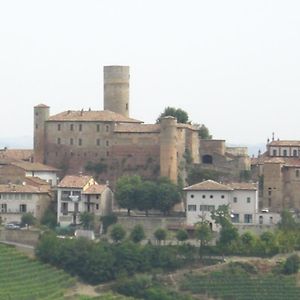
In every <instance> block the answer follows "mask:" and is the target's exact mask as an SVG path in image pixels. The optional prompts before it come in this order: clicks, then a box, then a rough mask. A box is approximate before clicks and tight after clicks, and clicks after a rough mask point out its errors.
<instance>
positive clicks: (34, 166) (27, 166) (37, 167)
mask: <svg viewBox="0 0 300 300" xmlns="http://www.w3.org/2000/svg"><path fill="white" fill-rule="evenodd" d="M11 164H12V165H14V166H17V167H19V168H21V169H23V170H25V171H45V172H57V171H59V170H58V169H56V168H53V167H51V166H47V165H44V164H41V163H31V162H27V161H17V162H12V163H11Z"/></svg>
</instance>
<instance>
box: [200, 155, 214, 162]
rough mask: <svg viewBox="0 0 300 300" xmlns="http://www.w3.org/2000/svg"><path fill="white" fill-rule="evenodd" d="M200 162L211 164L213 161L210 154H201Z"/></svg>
mask: <svg viewBox="0 0 300 300" xmlns="http://www.w3.org/2000/svg"><path fill="white" fill-rule="evenodd" d="M202 163H204V164H212V163H213V158H212V156H211V155H208V154H206V155H203V156H202Z"/></svg>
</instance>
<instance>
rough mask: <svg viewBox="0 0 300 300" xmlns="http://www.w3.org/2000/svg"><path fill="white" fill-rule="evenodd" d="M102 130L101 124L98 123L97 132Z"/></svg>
mask: <svg viewBox="0 0 300 300" xmlns="http://www.w3.org/2000/svg"><path fill="white" fill-rule="evenodd" d="M99 131H100V124H97V132H99Z"/></svg>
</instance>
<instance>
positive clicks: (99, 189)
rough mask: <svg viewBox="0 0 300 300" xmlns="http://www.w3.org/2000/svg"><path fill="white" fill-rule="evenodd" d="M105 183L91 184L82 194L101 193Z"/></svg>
mask: <svg viewBox="0 0 300 300" xmlns="http://www.w3.org/2000/svg"><path fill="white" fill-rule="evenodd" d="M106 187H107V186H106V185H105V184H93V185H91V186H90V187H89V188H87V189H86V190H85V191H84V192H83V193H82V194H88V195H98V194H102V193H103V191H104V190H105V189H106Z"/></svg>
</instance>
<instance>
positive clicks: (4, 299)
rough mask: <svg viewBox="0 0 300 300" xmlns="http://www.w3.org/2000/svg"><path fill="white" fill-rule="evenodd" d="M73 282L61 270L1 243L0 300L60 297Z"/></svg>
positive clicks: (57, 299) (32, 299)
mask: <svg viewBox="0 0 300 300" xmlns="http://www.w3.org/2000/svg"><path fill="white" fill-rule="evenodd" d="M74 283H75V281H74V279H73V278H72V277H70V276H69V275H67V274H66V273H65V272H63V271H59V270H57V269H55V268H53V267H50V266H48V265H45V264H42V263H40V262H38V261H37V260H33V259H30V258H28V257H26V256H24V255H23V254H21V253H19V252H18V251H17V250H16V249H15V248H14V247H9V246H6V245H3V244H0V299H1V300H37V299H41V300H51V299H53V300H60V299H64V298H63V294H64V291H65V290H66V288H68V287H70V286H72V285H73V284H74Z"/></svg>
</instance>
